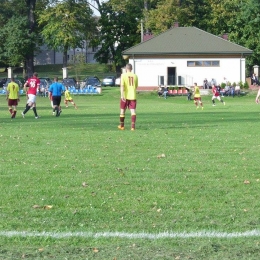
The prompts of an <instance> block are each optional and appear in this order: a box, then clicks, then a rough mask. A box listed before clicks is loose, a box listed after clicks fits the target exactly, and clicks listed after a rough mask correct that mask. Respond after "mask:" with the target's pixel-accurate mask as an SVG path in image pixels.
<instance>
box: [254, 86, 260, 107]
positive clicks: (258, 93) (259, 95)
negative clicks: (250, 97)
mask: <svg viewBox="0 0 260 260" xmlns="http://www.w3.org/2000/svg"><path fill="white" fill-rule="evenodd" d="M259 97H260V89H259V90H258V92H257V95H256V98H255V102H256V103H257V104H259Z"/></svg>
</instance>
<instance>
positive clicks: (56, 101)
mask: <svg viewBox="0 0 260 260" xmlns="http://www.w3.org/2000/svg"><path fill="white" fill-rule="evenodd" d="M64 91H65V87H64V86H63V85H62V84H61V83H59V82H58V77H55V78H54V82H53V83H52V84H51V85H50V87H49V97H50V95H52V102H53V111H54V113H55V112H56V116H60V113H61V107H60V102H61V94H62V93H63V92H64Z"/></svg>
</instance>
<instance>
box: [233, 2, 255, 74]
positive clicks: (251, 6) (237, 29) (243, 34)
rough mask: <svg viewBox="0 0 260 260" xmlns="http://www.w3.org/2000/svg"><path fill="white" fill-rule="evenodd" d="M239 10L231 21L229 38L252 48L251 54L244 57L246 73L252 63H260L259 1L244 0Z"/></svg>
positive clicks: (249, 70) (250, 68)
mask: <svg viewBox="0 0 260 260" xmlns="http://www.w3.org/2000/svg"><path fill="white" fill-rule="evenodd" d="M239 7H240V12H239V13H238V14H237V19H236V20H235V21H234V23H233V30H232V31H231V32H230V34H229V39H230V40H231V41H234V42H236V43H237V44H240V45H242V46H245V47H247V48H249V49H251V50H253V54H252V55H251V56H249V57H248V58H247V59H246V62H247V69H248V74H249V72H251V70H252V67H253V66H254V65H260V43H259V38H260V28H259V23H260V14H259V8H260V2H259V1H258V0H245V1H241V3H240V6H239Z"/></svg>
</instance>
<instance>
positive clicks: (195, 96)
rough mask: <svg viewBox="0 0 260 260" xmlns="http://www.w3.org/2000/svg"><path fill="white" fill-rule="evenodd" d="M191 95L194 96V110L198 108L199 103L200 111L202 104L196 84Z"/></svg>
mask: <svg viewBox="0 0 260 260" xmlns="http://www.w3.org/2000/svg"><path fill="white" fill-rule="evenodd" d="M193 95H194V104H195V106H196V109H198V108H199V106H198V102H199V104H200V106H201V109H202V110H203V104H202V101H201V96H200V88H199V87H198V85H197V83H194V89H193Z"/></svg>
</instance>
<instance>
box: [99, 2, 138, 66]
mask: <svg viewBox="0 0 260 260" xmlns="http://www.w3.org/2000/svg"><path fill="white" fill-rule="evenodd" d="M98 2H99V1H98ZM99 8H100V14H101V17H100V19H99V28H100V32H99V40H98V41H97V42H96V45H99V46H101V49H100V50H99V51H98V52H97V53H96V54H95V58H96V59H97V61H99V62H100V63H108V62H112V63H113V67H114V68H115V69H116V70H117V71H119V69H120V67H121V66H123V65H125V61H124V60H123V57H122V51H124V50H125V49H127V48H130V47H132V46H133V45H135V44H137V43H139V42H140V32H139V30H140V29H139V24H140V21H141V18H142V10H143V1H137V2H134V3H133V2H132V1H121V3H120V5H117V2H116V1H108V2H106V3H103V4H102V5H100V7H99Z"/></svg>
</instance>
